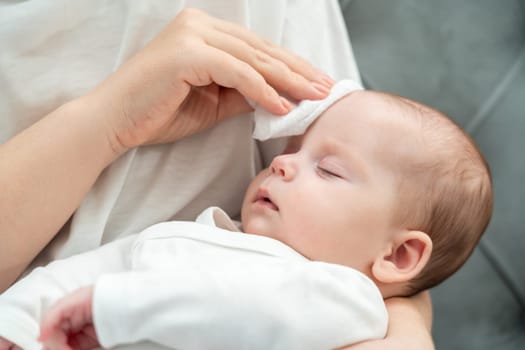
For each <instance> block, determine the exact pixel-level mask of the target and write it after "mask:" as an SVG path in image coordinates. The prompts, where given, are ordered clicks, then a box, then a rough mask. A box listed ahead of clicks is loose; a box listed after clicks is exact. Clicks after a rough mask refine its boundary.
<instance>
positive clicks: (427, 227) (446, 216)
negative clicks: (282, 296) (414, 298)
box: [378, 92, 493, 295]
mask: <svg viewBox="0 0 525 350" xmlns="http://www.w3.org/2000/svg"><path fill="white" fill-rule="evenodd" d="M378 93H379V92H378ZM379 94H381V95H383V96H384V97H385V98H386V99H387V100H388V101H389V102H391V104H392V107H393V108H399V109H400V112H401V115H402V116H403V117H405V118H409V119H411V120H412V121H415V122H416V127H417V128H418V129H419V130H420V132H419V133H418V136H419V137H417V138H416V139H413V140H411V142H413V147H414V149H416V148H417V149H421V150H423V152H415V153H417V154H419V156H415V157H407V159H403V160H401V161H399V162H397V163H396V165H395V166H396V167H398V170H399V172H398V174H399V175H400V176H398V183H397V184H398V191H397V193H398V195H399V197H398V199H397V203H396V204H397V205H396V206H395V207H396V210H395V212H394V220H395V221H397V223H399V224H401V225H403V226H404V227H406V228H409V229H411V230H419V231H422V232H425V233H426V234H428V236H429V237H430V238H431V240H432V245H433V247H432V253H431V256H430V260H429V262H428V263H427V265H426V266H425V267H424V268H423V270H422V271H421V272H420V273H419V274H418V275H417V276H416V277H415V278H414V279H412V280H411V281H410V282H409V283H408V291H407V295H412V294H415V293H417V292H419V291H422V290H425V289H428V288H431V287H434V286H435V285H437V284H439V283H441V282H442V281H443V280H445V279H446V278H447V277H449V276H450V275H452V274H453V273H454V272H456V271H457V270H458V269H459V268H460V267H461V266H462V265H463V264H464V263H465V261H466V260H467V258H468V257H469V256H470V255H471V253H472V252H473V250H474V248H475V247H476V245H477V243H478V242H479V240H480V239H481V236H482V234H483V232H484V231H485V230H486V228H487V226H488V224H489V221H490V218H491V216H492V206H493V193H492V178H491V174H490V168H489V165H488V163H487V161H486V160H485V158H484V157H483V155H482V154H481V152H480V150H479V149H478V147H477V146H476V144H475V143H474V141H473V140H472V139H471V138H470V137H469V136H468V134H467V133H466V132H465V131H463V129H462V128H461V127H460V126H458V125H457V124H456V123H455V122H453V121H452V120H451V119H450V118H448V117H447V116H445V115H444V114H443V113H441V112H439V111H437V110H434V109H432V108H430V107H428V106H425V105H423V104H421V103H418V102H416V101H413V100H410V99H407V98H404V97H400V96H395V95H390V94H385V93H379Z"/></svg>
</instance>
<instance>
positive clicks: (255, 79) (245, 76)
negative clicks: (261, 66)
mask: <svg viewBox="0 0 525 350" xmlns="http://www.w3.org/2000/svg"><path fill="white" fill-rule="evenodd" d="M193 67H194V68H193V69H192V70H189V71H188V72H187V74H186V79H187V82H188V83H189V84H191V85H194V86H195V85H197V86H198V85H207V84H210V83H212V82H215V83H216V84H218V85H220V86H224V87H227V88H232V89H236V90H237V91H239V92H240V93H241V94H242V95H243V96H246V97H248V98H249V99H252V100H254V101H255V102H257V103H258V104H260V105H261V106H262V107H263V108H265V109H267V110H268V111H270V112H272V113H275V114H285V113H287V112H288V111H289V109H290V106H289V104H287V102H286V100H284V99H283V98H281V97H280V96H279V94H278V93H277V92H276V91H275V89H274V88H273V87H272V86H270V85H269V84H268V83H267V82H266V81H265V80H264V78H263V76H262V75H261V74H260V73H259V72H257V71H256V70H255V69H254V68H253V67H252V66H250V65H249V64H248V63H246V62H244V61H242V60H239V59H237V58H236V57H234V56H232V55H230V54H228V53H226V52H224V51H222V50H218V49H215V48H213V47H211V46H207V47H206V48H205V49H203V50H202V52H201V53H198V54H196V55H195V56H194V62H193Z"/></svg>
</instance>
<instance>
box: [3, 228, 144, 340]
mask: <svg viewBox="0 0 525 350" xmlns="http://www.w3.org/2000/svg"><path fill="white" fill-rule="evenodd" d="M134 240H135V236H129V237H127V238H124V239H121V240H117V241H115V242H112V243H110V244H107V245H105V246H102V247H101V248H98V249H96V250H93V251H90V252H87V253H83V254H79V255H75V256H72V257H70V258H67V259H63V260H56V261H54V262H52V263H51V264H49V265H47V266H46V267H38V268H36V269H34V270H33V271H32V272H31V273H30V274H29V275H27V276H26V277H24V278H23V279H21V280H20V281H18V282H16V283H15V284H14V285H13V286H11V287H10V288H9V289H7V290H6V291H5V292H4V293H3V294H1V295H0V336H2V337H4V338H5V339H8V340H9V341H11V342H13V343H15V344H17V345H18V346H20V347H21V348H22V349H24V350H39V349H41V348H42V346H41V344H40V343H39V342H38V341H37V338H38V335H39V333H40V326H39V324H40V319H41V317H42V315H43V314H44V313H45V311H46V310H47V309H48V308H49V307H50V306H51V305H52V304H53V303H54V302H55V301H57V300H58V299H59V298H61V297H63V296H65V295H66V294H67V293H69V292H72V291H74V290H75V289H77V288H80V287H83V286H87V285H91V284H93V283H94V282H95V280H96V278H97V276H98V275H99V274H101V273H104V272H108V273H111V272H113V273H115V272H117V271H122V270H124V269H125V268H126V266H127V265H129V262H128V261H127V260H128V258H127V257H128V256H129V251H130V249H131V246H132V243H133V241H134Z"/></svg>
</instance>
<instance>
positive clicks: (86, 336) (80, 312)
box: [39, 286, 100, 350]
mask: <svg viewBox="0 0 525 350" xmlns="http://www.w3.org/2000/svg"><path fill="white" fill-rule="evenodd" d="M92 305H93V287H92V286H90V287H84V288H80V289H77V290H76V291H74V292H72V293H70V294H68V295H66V296H65V297H63V298H62V299H60V300H59V301H58V302H57V303H56V304H54V305H53V306H52V307H51V308H50V309H49V310H48V311H47V312H46V313H45V315H44V317H43V318H42V321H41V322H40V338H39V340H40V341H41V342H42V343H43V344H44V349H46V350H47V349H50V350H72V349H81V350H85V349H95V348H99V347H100V343H99V341H98V337H97V334H96V332H95V328H94V326H93V307H92Z"/></svg>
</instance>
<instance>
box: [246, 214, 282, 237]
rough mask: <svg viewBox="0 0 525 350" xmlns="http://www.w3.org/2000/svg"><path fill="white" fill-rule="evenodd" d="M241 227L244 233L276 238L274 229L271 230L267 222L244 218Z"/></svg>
mask: <svg viewBox="0 0 525 350" xmlns="http://www.w3.org/2000/svg"><path fill="white" fill-rule="evenodd" d="M241 229H242V231H243V232H244V233H250V234H253V235H259V236H266V237H271V238H277V237H276V234H275V232H274V231H275V230H273V229H272V228H271V227H270V225H268V223H266V222H264V221H263V220H259V219H252V220H245V221H242V222H241Z"/></svg>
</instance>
